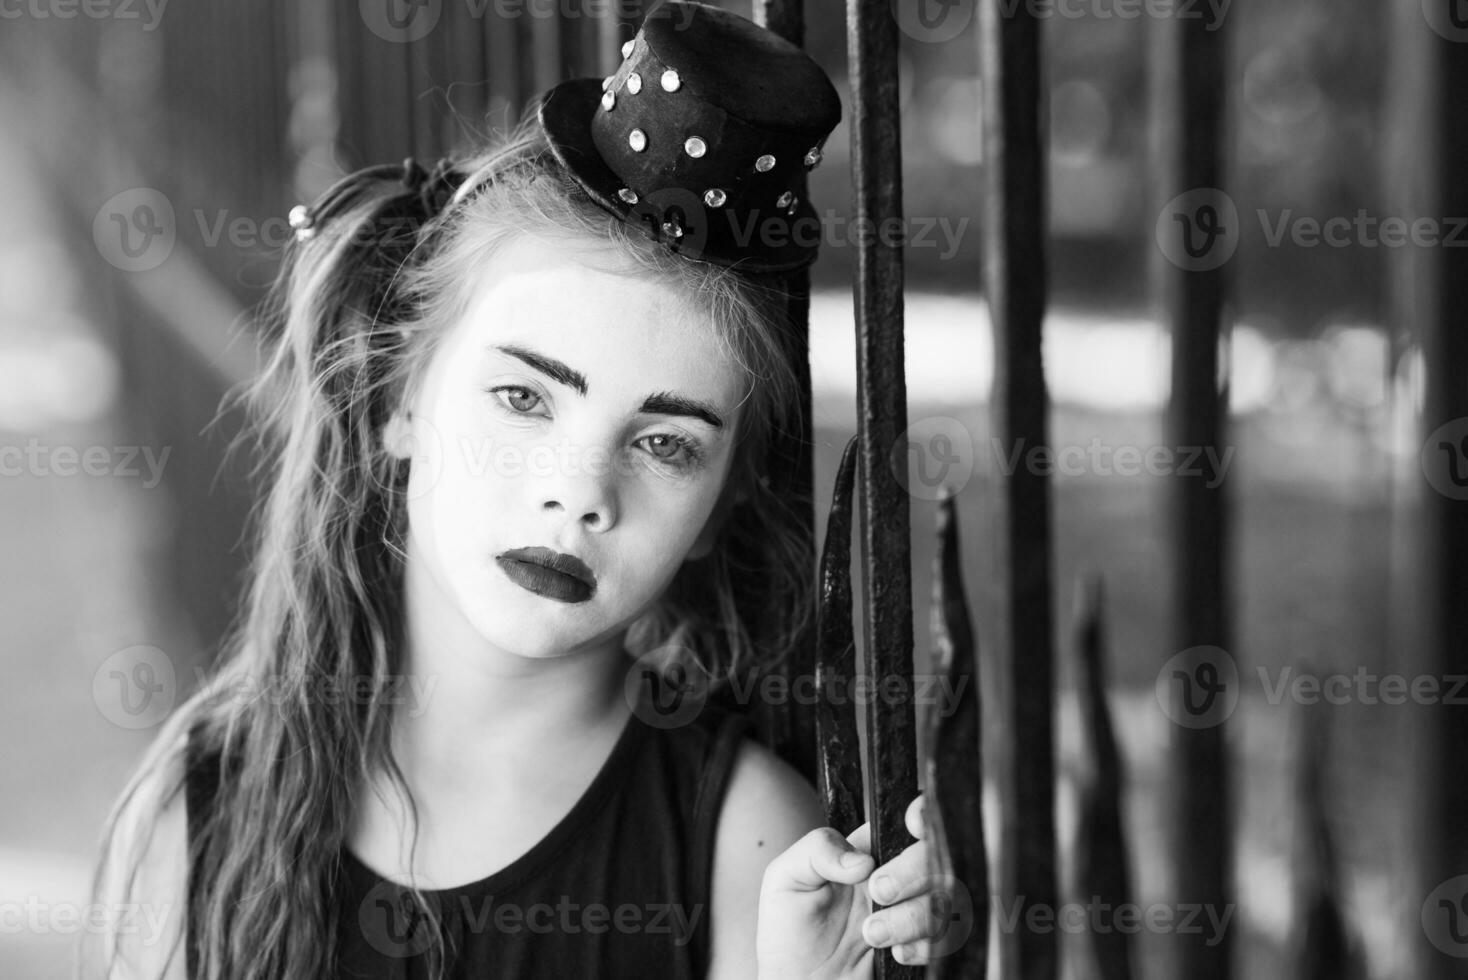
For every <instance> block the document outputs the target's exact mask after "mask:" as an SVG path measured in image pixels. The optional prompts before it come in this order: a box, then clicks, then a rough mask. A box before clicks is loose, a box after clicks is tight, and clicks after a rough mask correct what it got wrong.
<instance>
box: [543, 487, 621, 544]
mask: <svg viewBox="0 0 1468 980" xmlns="http://www.w3.org/2000/svg"><path fill="white" fill-rule="evenodd" d="M541 493H542V498H541V509H542V510H544V511H546V512H549V513H555V514H561V515H565V516H566V517H569V518H571V519H574V520H577V521H580V522H581V524H582V525H583V526H584V527H585V529H586V530H588V531H595V532H598V533H600V532H604V531H608V530H611V528H612V525H614V524H615V523H616V522H617V501H616V491H615V487H614V485H613V481H612V476H611V474H609V473H595V472H592V473H580V472H575V473H572V472H563V473H559V474H557V475H555V476H553V477H551V478H550V480H548V481H547V482H546V483H545V484H543V485H542V488H541Z"/></svg>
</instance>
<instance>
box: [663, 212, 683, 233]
mask: <svg viewBox="0 0 1468 980" xmlns="http://www.w3.org/2000/svg"><path fill="white" fill-rule="evenodd" d="M663 234H664V235H667V236H668V237H669V238H673V239H679V238H682V237H683V225H682V223H681V222H679V221H678V216H677V215H674V216H673V217H671V218H669V219H668V220H667V221H664V222H663Z"/></svg>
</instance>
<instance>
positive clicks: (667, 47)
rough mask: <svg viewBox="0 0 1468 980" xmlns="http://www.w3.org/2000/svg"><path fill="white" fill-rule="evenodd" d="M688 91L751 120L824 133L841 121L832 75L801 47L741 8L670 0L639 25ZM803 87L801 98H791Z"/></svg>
mask: <svg viewBox="0 0 1468 980" xmlns="http://www.w3.org/2000/svg"><path fill="white" fill-rule="evenodd" d="M637 37H638V41H639V42H640V43H639V46H641V45H645V46H646V47H647V48H648V49H650V50H651V51H652V52H653V54H655V55H656V56H657V58H658V59H659V60H660V61H662V62H664V63H666V64H669V65H671V66H673V67H674V68H675V69H678V71H679V73H680V75H681V76H682V81H683V85H684V87H685V88H686V90H687V92H688V93H689V94H690V95H693V96H695V97H696V98H698V99H701V100H703V101H704V102H707V103H709V104H710V105H715V106H718V107H719V108H720V109H723V110H724V111H725V112H727V113H729V115H731V116H734V117H736V118H738V119H740V120H742V121H744V122H746V123H749V124H750V125H751V126H756V127H760V128H763V129H772V130H778V131H783V132H790V133H802V134H807V135H810V136H812V137H815V138H824V137H825V135H826V134H827V133H829V132H830V131H831V130H833V129H835V128H836V124H837V123H839V122H840V121H841V98H840V96H839V95H837V93H836V88H835V86H833V85H832V84H831V80H830V78H828V77H827V76H826V73H825V72H824V71H822V70H821V67H820V65H818V64H816V63H815V61H813V60H812V59H811V57H810V55H808V54H806V52H805V51H804V50H802V49H801V48H800V47H798V46H796V45H794V44H792V43H790V42H789V41H787V40H785V39H784V38H783V37H781V36H780V35H778V34H776V33H775V32H774V31H770V30H767V29H765V28H763V27H760V26H759V25H757V24H755V23H754V22H753V21H750V20H748V19H746V18H744V17H741V16H739V15H738V14H734V13H730V12H729V11H727V10H722V9H720V8H718V7H714V6H710V5H709V4H705V3H693V2H685V0H667V2H665V3H662V4H660V5H659V6H658V7H656V8H655V9H654V10H653V11H652V12H651V13H649V14H648V15H647V17H646V19H644V21H643V24H642V28H641V30H639V32H638V35H637ZM796 92H798V93H799V94H800V98H798V99H792V98H791V97H790V96H791V94H792V93H796Z"/></svg>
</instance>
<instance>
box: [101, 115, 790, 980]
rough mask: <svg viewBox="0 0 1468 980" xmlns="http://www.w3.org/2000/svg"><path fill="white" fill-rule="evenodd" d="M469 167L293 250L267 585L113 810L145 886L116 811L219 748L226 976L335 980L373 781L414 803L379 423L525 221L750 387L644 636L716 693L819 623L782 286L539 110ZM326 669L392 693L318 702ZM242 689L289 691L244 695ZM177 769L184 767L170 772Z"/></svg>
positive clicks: (274, 385)
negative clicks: (346, 856)
mask: <svg viewBox="0 0 1468 980" xmlns="http://www.w3.org/2000/svg"><path fill="white" fill-rule="evenodd" d="M454 169H455V170H456V171H457V172H458V173H459V174H460V175H472V177H471V181H472V192H471V193H468V195H467V197H466V198H465V200H464V201H462V202H461V203H457V204H455V205H453V206H450V207H448V208H447V209H445V210H444V211H443V212H441V213H438V214H434V215H427V214H424V213H423V212H422V210H421V208H420V206H419V204H418V201H417V195H416V194H415V193H414V192H413V190H412V189H411V188H408V187H406V186H404V185H403V184H402V183H400V182H398V181H395V180H392V179H385V180H371V181H364V182H363V184H362V186H359V187H356V188H354V189H353V191H352V194H351V196H350V197H349V198H348V199H347V200H346V201H345V202H344V203H343V207H342V209H341V210H340V212H339V213H338V214H337V215H335V216H333V217H331V218H330V220H328V221H325V222H323V224H322V227H321V228H320V229H319V230H318V232H317V234H316V235H315V236H314V237H313V238H311V239H310V240H309V241H307V242H305V243H304V244H293V245H292V246H290V248H289V250H288V252H287V254H286V256H285V264H284V266H283V269H282V272H281V274H280V277H279V278H278V280H277V282H276V286H275V289H274V291H273V292H272V299H271V303H270V305H269V311H270V315H269V317H268V319H267V320H266V322H265V330H266V338H267V341H268V343H269V351H270V353H269V356H268V358H267V362H266V368H265V370H264V372H263V373H262V375H261V376H260V377H259V378H258V379H256V380H255V381H253V382H252V383H251V384H250V385H249V386H248V387H247V388H246V389H245V390H243V391H242V392H241V393H238V394H240V395H241V396H242V397H243V399H244V400H245V401H246V402H247V405H248V407H249V408H250V410H251V413H252V417H253V418H254V420H255V422H256V425H255V427H254V431H255V433H256V434H257V436H258V442H259V448H260V449H261V450H263V451H262V452H261V454H260V457H259V458H260V459H261V460H264V461H268V465H269V466H270V470H269V474H268V475H269V486H270V489H269V492H268V494H267V495H266V497H265V498H264V499H263V502H262V506H260V507H258V508H257V510H256V511H255V513H254V514H253V515H252V516H253V521H254V528H253V534H254V541H255V549H254V553H253V556H252V561H251V566H250V586H249V591H248V593H247V595H246V596H245V600H244V606H243V609H242V610H241V614H240V616H239V618H238V623H239V625H238V626H237V627H236V629H235V630H234V631H232V633H231V635H230V636H229V637H228V638H227V639H226V641H225V645H224V648H223V650H222V657H221V666H220V668H219V670H218V672H217V673H216V674H215V676H214V677H213V679H212V680H211V681H210V682H209V683H208V684H206V685H205V686H204V688H203V689H201V690H200V691H199V692H197V693H196V694H195V695H194V696H193V697H191V698H190V699H189V700H188V701H187V702H186V703H185V704H184V705H183V706H182V707H180V709H179V710H178V711H177V712H176V713H175V714H174V715H173V716H172V717H171V718H170V719H169V721H168V722H167V724H166V726H165V728H164V729H163V731H162V732H160V735H159V738H158V739H157V741H156V743H155V744H154V746H153V748H152V749H151V750H150V752H149V755H148V757H147V758H146V759H145V760H144V763H143V765H142V767H141V769H140V771H139V772H138V773H137V774H136V775H135V776H134V777H133V779H132V781H131V782H130V783H129V786H128V788H127V789H126V791H125V792H124V794H123V796H122V799H121V800H120V801H119V803H118V805H117V808H116V809H115V810H114V812H113V816H112V818H111V819H110V820H109V823H108V828H107V832H106V836H105V838H104V847H103V860H102V864H101V865H100V867H99V873H98V888H99V889H100V887H101V879H102V877H103V875H102V869H105V868H107V867H109V866H111V864H112V862H114V861H116V860H118V859H119V858H120V859H121V860H122V861H123V863H124V865H126V866H128V867H129V869H130V870H129V873H128V878H127V881H128V882H129V883H131V882H132V881H133V880H134V876H135V875H136V873H137V869H138V863H139V862H140V860H141V858H140V855H141V853H142V851H143V845H142V844H141V843H140V842H138V841H133V842H132V844H133V846H132V849H131V850H130V852H129V853H128V854H127V855H120V854H115V853H114V851H117V850H119V849H120V848H122V846H123V843H124V841H123V840H122V839H121V838H122V837H123V836H124V835H122V834H120V833H119V815H120V814H122V813H123V812H124V811H128V812H130V814H134V815H136V816H138V818H139V819H138V820H137V821H136V823H137V824H138V825H140V826H144V827H148V826H151V825H152V824H153V822H154V820H153V819H152V818H156V816H157V815H158V814H160V813H161V812H162V811H163V809H164V808H165V807H166V806H167V805H168V804H169V803H170V802H171V801H172V800H173V799H174V798H175V797H176V795H177V794H178V793H179V792H180V791H181V789H182V785H181V783H182V780H181V778H179V776H181V774H183V773H184V772H186V771H187V767H188V764H189V759H191V758H195V759H196V758H201V757H208V758H211V759H215V760H217V762H218V765H219V771H220V775H221V778H220V781H219V789H218V796H217V798H216V801H215V804H214V806H213V807H212V808H211V809H210V810H209V811H208V812H207V813H206V814H202V815H200V817H202V820H201V823H200V825H199V833H198V834H196V835H195V836H194V838H193V840H192V842H191V847H190V854H189V860H190V867H191V868H192V871H191V875H192V882H191V888H192V892H193V899H192V900H191V907H192V914H191V916H190V919H189V923H190V929H191V930H192V932H191V934H190V935H189V937H188V942H189V944H190V945H191V946H192V947H193V949H194V952H195V953H196V955H197V958H198V962H197V968H198V976H199V977H200V978H204V980H246V978H248V980H256V978H259V980H266V978H268V980H319V978H320V977H322V976H329V975H331V973H332V971H333V970H334V968H335V963H334V953H333V946H334V941H333V940H334V932H335V929H336V928H337V920H338V914H339V910H338V909H337V908H336V907H335V906H334V904H333V901H332V896H331V895H330V883H331V881H332V876H333V874H334V872H335V871H336V862H337V860H338V855H339V852H340V848H341V846H342V844H343V842H344V839H345V834H346V830H347V828H348V825H349V822H350V819H351V815H352V813H353V810H354V805H355V803H356V800H355V799H354V794H355V793H356V791H357V789H358V787H359V786H361V785H365V784H366V782H367V780H368V779H369V778H370V777H371V775H372V774H373V773H376V772H385V773H386V774H387V775H388V777H389V780H390V783H391V785H393V786H394V787H395V788H396V790H397V791H398V792H399V793H400V794H402V796H403V798H404V799H405V800H406V801H407V802H408V806H409V812H410V813H412V812H413V809H412V798H411V794H410V793H409V792H408V787H407V783H406V781H405V780H404V778H403V774H402V772H401V771H400V770H399V769H398V767H397V765H396V763H395V762H394V760H393V756H392V753H391V751H390V749H389V744H390V743H389V732H390V725H391V720H392V719H391V709H390V706H389V704H388V703H387V702H388V699H387V698H386V697H385V695H386V694H387V693H388V688H387V685H388V684H389V683H391V681H392V678H393V677H394V675H396V674H399V673H400V672H401V670H402V665H401V663H400V658H401V650H402V642H401V641H402V638H403V618H402V610H401V608H400V603H401V593H402V572H403V564H402V558H403V540H404V537H403V535H404V528H405V516H404V510H405V508H404V501H405V492H404V491H405V489H406V481H407V467H408V464H407V463H405V462H404V461H402V460H399V459H396V458H395V457H393V456H392V455H391V454H389V453H387V452H386V451H385V450H384V448H383V446H382V442H381V437H380V434H381V430H382V427H383V425H384V424H385V422H386V421H387V419H388V416H389V414H390V412H391V410H392V409H393V407H394V406H395V405H396V404H397V403H398V402H397V399H399V398H401V397H402V395H403V393H404V391H406V390H407V388H408V386H409V385H410V384H411V381H412V379H413V378H414V377H415V376H416V372H418V371H420V370H421V369H422V366H423V365H424V364H426V363H427V360H428V358H429V357H430V356H431V353H432V351H433V349H434V345H435V343H436V342H437V341H438V339H439V338H441V336H442V335H443V334H444V332H445V327H446V326H447V325H449V324H452V323H453V322H455V320H456V318H457V316H458V315H459V314H461V313H462V311H463V310H464V308H465V306H466V304H467V302H468V299H469V295H470V289H471V288H472V285H473V283H474V279H475V276H474V273H475V271H476V270H480V269H482V268H483V263H484V262H485V261H492V260H493V253H494V251H495V249H496V247H497V245H498V244H499V243H500V242H502V241H504V240H505V239H506V238H507V237H508V236H511V235H517V234H527V233H529V234H534V233H538V232H553V233H556V234H562V235H564V234H568V233H569V234H572V235H575V236H578V237H580V238H584V239H585V240H586V241H588V242H590V243H600V244H604V245H606V246H607V247H610V248H614V249H616V250H617V251H618V252H619V253H621V254H623V255H627V256H630V257H631V258H632V259H633V260H634V261H635V262H637V263H639V264H640V266H641V267H642V268H643V269H645V270H646V274H647V275H649V276H650V277H656V278H657V279H658V280H660V281H663V282H666V283H670V284H673V285H674V286H676V287H677V288H680V289H682V290H686V291H687V294H688V295H689V296H692V297H694V298H696V299H697V300H698V301H699V302H700V303H702V304H703V308H704V309H705V310H706V311H707V313H708V316H709V318H710V321H711V322H712V323H713V325H714V327H715V329H716V331H717V333H718V336H719V337H720V338H721V340H722V342H723V344H724V346H725V348H726V349H727V350H728V352H729V354H730V356H731V357H733V358H734V359H735V360H736V361H737V362H738V363H739V364H740V365H741V366H742V367H743V369H744V371H745V372H746V374H747V377H748V379H749V392H748V396H747V400H746V403H745V407H744V411H742V412H741V413H740V417H741V421H740V431H739V432H738V433H737V435H738V437H739V449H738V457H737V461H736V463H735V469H734V470H733V471H732V472H731V475H730V477H729V480H730V484H731V486H737V487H738V488H739V489H741V490H742V491H743V501H742V502H741V503H739V504H737V505H731V506H729V507H728V508H727V509H726V510H725V511H724V518H723V523H722V527H721V530H720V534H719V540H718V543H717V544H716V546H715V548H714V550H713V552H712V553H711V554H710V555H709V556H708V557H707V558H703V559H700V560H697V561H690V562H687V563H685V565H684V567H683V569H682V570H681V571H680V573H679V575H678V577H677V578H676V579H675V581H674V582H673V583H672V585H671V586H670V587H669V589H668V590H667V592H666V594H665V595H664V596H663V597H662V599H661V601H660V602H659V603H658V604H657V605H656V607H655V608H654V609H653V610H652V611H650V612H649V613H648V614H646V615H645V616H644V617H643V618H642V619H641V620H639V621H638V622H637V623H636V624H635V625H634V627H633V628H632V629H631V631H630V632H629V635H628V638H627V645H628V649H629V651H630V652H632V653H634V654H643V653H648V652H656V651H671V652H672V653H670V654H669V656H670V657H672V656H677V657H681V658H684V659H692V660H695V661H697V663H698V664H699V665H700V667H701V669H703V670H705V671H707V673H708V674H709V675H710V676H711V677H713V678H714V679H715V681H716V683H717V682H718V681H722V680H725V679H727V678H729V677H732V676H735V675H737V674H744V673H746V672H749V671H762V670H766V669H769V668H771V667H773V666H774V665H776V664H778V663H779V662H781V661H782V660H783V659H784V658H785V657H786V656H787V655H788V653H789V650H790V647H791V644H792V643H793V642H794V641H795V639H796V638H797V637H799V636H800V635H801V634H802V631H803V628H804V626H805V624H806V622H807V620H808V619H809V616H810V603H811V596H810V574H809V572H810V570H809V568H808V566H807V561H808V556H809V553H810V547H811V543H810V541H809V531H808V530H807V526H806V522H805V520H804V519H803V517H802V514H801V513H800V509H801V508H802V507H804V506H808V504H809V502H808V501H788V500H782V499H779V498H778V497H777V495H776V493H775V492H774V491H773V490H772V489H771V486H770V484H769V483H768V482H767V481H766V479H765V478H764V475H763V470H764V467H765V460H766V458H767V454H768V448H769V445H770V443H771V440H772V437H774V436H775V435H776V434H777V433H778V432H779V431H780V430H782V429H784V430H790V429H793V427H795V426H798V425H799V424H800V419H799V412H800V398H799V393H798V385H797V380H796V377H795V375H794V372H793V371H792V367H791V361H790V354H789V347H788V345H787V341H788V333H787V331H788V327H789V325H788V323H787V322H786V321H785V302H786V297H785V294H784V292H783V291H782V289H781V288H780V284H779V283H778V282H768V281H760V280H759V279H757V278H756V277H752V276H748V275H743V274H740V273H737V272H734V271H731V270H729V269H723V268H716V267H714V266H711V265H708V264H705V263H701V262H694V261H690V260H688V259H686V258H681V257H678V256H676V255H673V254H671V253H670V252H668V251H667V250H665V249H663V248H662V247H661V246H658V245H656V244H655V243H653V242H650V241H647V240H645V239H644V238H643V237H642V236H641V235H640V234H639V233H638V232H637V231H635V230H629V229H627V228H626V227H625V226H624V225H622V224H621V223H620V222H619V221H617V220H616V219H614V218H613V217H611V216H610V215H608V214H607V213H606V212H604V211H603V210H602V209H600V208H599V207H597V206H596V205H595V204H594V203H593V202H592V201H591V200H590V198H588V197H587V196H586V195H585V194H584V192H582V191H581V190H580V188H579V187H578V186H577V185H576V184H575V183H574V182H573V181H571V180H570V179H569V177H568V175H567V174H566V173H565V172H564V171H563V169H562V168H561V167H560V166H559V165H558V164H557V162H556V160H555V158H554V157H553V155H552V154H551V153H550V152H549V150H548V147H547V146H546V144H545V142H544V138H543V137H542V136H540V135H539V133H538V130H537V129H536V128H535V127H534V126H533V124H532V125H524V126H522V127H521V128H520V129H519V130H517V131H516V132H515V133H514V134H512V135H511V136H510V137H509V138H508V140H507V141H505V142H504V143H503V144H502V145H500V146H498V147H495V148H493V149H490V150H487V151H485V152H482V153H480V154H478V155H476V156H472V157H469V158H466V159H462V160H460V161H458V162H457V163H456V164H455V168H454ZM466 190H468V188H466ZM262 465H264V464H262ZM726 490H727V488H726ZM725 496H726V499H732V498H730V496H729V494H728V493H727V492H726V495H725ZM751 624H759V629H758V630H756V629H755V628H753V627H752V626H751ZM328 684H329V685H335V689H338V690H355V689H358V688H356V687H354V686H353V685H360V686H361V688H365V689H366V690H368V691H370V695H371V696H370V697H358V698H342V699H321V698H317V697H316V696H315V692H317V691H319V690H321V689H322V686H323V685H328ZM244 690H253V691H260V690H269V691H272V692H273V696H272V697H271V698H268V699H261V698H255V699H241V698H240V697H238V696H234V695H235V694H237V693H238V692H239V691H244ZM186 750H187V754H186ZM159 773H174V774H179V776H175V778H173V779H172V780H171V781H170V780H158V779H156V778H155V779H150V778H149V777H150V776H155V777H156V776H157V774H159ZM130 823H131V821H130ZM413 833H414V835H415V836H416V820H415V821H414V829H413ZM128 887H131V884H129V886H128ZM419 897H420V900H421V895H420V896H419ZM423 910H424V911H425V913H428V914H431V913H429V911H428V906H427V903H423ZM433 932H434V934H435V935H436V930H434V931H433ZM434 952H435V955H436V957H437V959H436V961H435V962H438V963H441V962H442V958H441V953H442V951H441V950H435V951H434Z"/></svg>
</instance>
